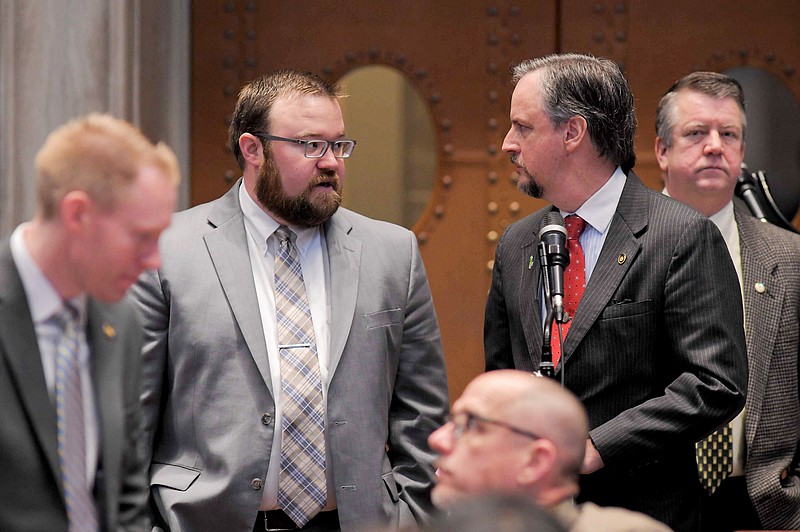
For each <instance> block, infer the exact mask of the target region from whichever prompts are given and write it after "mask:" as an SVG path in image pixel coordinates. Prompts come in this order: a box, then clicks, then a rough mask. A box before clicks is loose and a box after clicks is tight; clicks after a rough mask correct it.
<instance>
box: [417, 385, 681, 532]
mask: <svg viewBox="0 0 800 532" xmlns="http://www.w3.org/2000/svg"><path fill="white" fill-rule="evenodd" d="M588 433H589V423H588V420H587V417H586V412H585V410H584V408H583V406H582V405H581V403H580V401H578V399H577V398H576V397H575V395H573V394H572V393H571V392H569V391H568V390H566V389H564V388H562V387H561V386H559V385H558V384H557V383H556V382H555V381H553V380H550V379H545V378H541V377H536V376H534V375H532V374H530V373H526V372H524V371H519V370H499V371H492V372H489V373H485V374H483V375H479V376H478V377H476V378H475V379H474V380H473V381H472V382H471V383H470V384H469V385H468V386H467V387H466V389H465V390H464V393H463V394H462V395H461V397H460V398H459V399H458V400H457V401H456V402H455V403H454V404H453V409H452V415H451V419H450V421H449V422H448V423H447V424H445V425H444V426H442V427H441V428H440V429H438V430H436V431H435V432H434V433H433V434H431V436H430V437H429V438H428V443H429V444H430V446H431V449H433V450H434V451H436V452H437V453H438V454H439V459H438V460H437V461H436V467H438V471H437V479H436V487H435V488H434V490H433V494H432V497H433V502H434V504H435V505H436V506H437V507H438V508H440V509H444V510H446V509H447V508H448V507H449V506H451V505H452V504H453V503H455V502H457V501H460V500H463V499H467V498H470V497H475V496H480V495H482V494H486V493H500V494H507V495H516V496H521V497H524V498H525V499H528V500H531V501H532V502H534V503H535V504H538V505H539V506H541V507H543V508H545V509H547V510H549V511H550V512H551V513H552V514H553V515H555V516H556V518H557V519H558V520H559V521H561V522H562V523H563V524H564V525H565V526H566V527H567V529H568V530H569V531H570V532H580V531H588V530H592V531H598V530H600V531H602V530H615V531H648V532H649V531H652V532H663V531H669V530H670V528H669V527H667V526H666V525H664V524H662V523H660V522H658V521H656V520H654V519H652V518H650V517H648V516H645V515H644V514H640V513H637V512H632V511H629V510H624V509H621V508H601V507H599V506H596V505H595V504H593V503H588V502H587V503H583V504H580V505H579V504H576V503H575V502H574V497H575V496H576V495H577V494H578V472H579V470H580V467H581V464H582V462H583V455H584V452H585V450H586V439H587V438H588Z"/></svg>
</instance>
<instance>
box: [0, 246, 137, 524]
mask: <svg viewBox="0 0 800 532" xmlns="http://www.w3.org/2000/svg"><path fill="white" fill-rule="evenodd" d="M87 339H88V341H89V346H90V349H91V358H92V364H93V366H92V376H93V386H94V391H95V404H96V405H97V409H98V423H99V432H100V471H99V473H98V477H97V479H96V480H95V484H96V488H95V498H96V504H97V507H98V509H99V515H100V521H101V526H102V528H103V530H117V529H118V528H120V529H125V530H147V529H149V519H148V518H147V513H146V509H147V469H146V467H145V463H144V457H143V453H142V451H143V448H142V445H141V439H140V437H139V435H140V434H141V432H140V424H141V410H140V408H139V389H140V383H141V380H140V372H139V360H140V359H139V356H138V354H139V352H140V351H141V342H142V338H141V329H140V328H139V322H138V319H137V318H136V315H135V311H134V309H133V307H132V306H131V305H130V304H129V303H120V304H115V305H107V304H100V303H97V302H95V301H92V300H90V301H89V308H88V325H87ZM41 360H42V359H41V355H40V354H39V346H38V343H37V341H36V332H35V330H34V326H33V320H32V318H31V315H30V310H29V308H28V301H27V299H26V296H25V292H24V289H23V286H22V281H21V279H20V277H19V274H18V272H17V269H16V266H15V265H14V261H13V259H12V257H11V249H10V247H9V245H8V242H7V241H6V242H3V244H2V245H0V530H13V531H15V532H22V531H31V532H33V531H36V532H38V531H42V530H48V531H61V530H63V531H66V530H67V514H66V508H65V506H64V494H63V487H62V483H61V469H60V467H59V465H58V456H57V443H56V413H55V406H54V404H53V403H52V401H51V400H50V396H49V394H48V391H47V384H46V382H45V377H44V371H43V369H42V361H41Z"/></svg>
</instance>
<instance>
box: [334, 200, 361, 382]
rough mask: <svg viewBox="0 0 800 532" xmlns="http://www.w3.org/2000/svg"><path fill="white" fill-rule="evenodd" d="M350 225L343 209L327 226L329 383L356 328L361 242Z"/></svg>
mask: <svg viewBox="0 0 800 532" xmlns="http://www.w3.org/2000/svg"><path fill="white" fill-rule="evenodd" d="M352 230H353V226H352V224H351V223H349V222H348V221H347V218H346V217H345V216H344V214H343V213H342V211H341V209H340V210H339V211H338V212H337V213H336V214H334V215H333V217H332V218H331V219H330V220H329V221H328V222H327V223H326V224H325V244H326V246H327V249H328V262H329V264H330V277H331V282H330V297H331V326H330V331H331V339H330V357H329V362H328V364H329V365H328V367H329V369H328V379H329V380H331V379H332V378H333V374H334V372H335V371H336V366H338V365H339V360H341V358H342V353H343V352H344V346H345V344H346V343H347V338H348V336H349V334H350V328H351V326H352V324H353V316H354V314H355V309H356V299H357V297H358V282H359V272H360V267H361V241H360V240H358V239H357V238H355V237H353V236H352V235H351V234H350V233H351V231H352Z"/></svg>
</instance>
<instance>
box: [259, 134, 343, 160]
mask: <svg viewBox="0 0 800 532" xmlns="http://www.w3.org/2000/svg"><path fill="white" fill-rule="evenodd" d="M253 135H255V136H256V137H258V138H260V139H267V140H274V141H278V142H293V143H295V144H301V145H304V146H305V150H306V151H305V154H304V155H305V156H306V157H307V158H309V159H319V158H321V157H323V156H324V155H325V153H326V152H327V151H328V148H329V147H330V148H331V150H333V156H334V157H336V158H337V159H347V158H348V157H350V154H351V153H353V149H355V147H356V141H354V140H352V139H339V140H323V139H290V138H286V137H278V136H276V135H267V134H266V133H253Z"/></svg>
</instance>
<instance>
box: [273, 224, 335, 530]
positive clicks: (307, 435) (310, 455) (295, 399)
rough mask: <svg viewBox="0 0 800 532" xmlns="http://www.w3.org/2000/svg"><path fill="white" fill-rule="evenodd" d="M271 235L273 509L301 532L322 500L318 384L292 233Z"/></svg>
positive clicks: (322, 438)
mask: <svg viewBox="0 0 800 532" xmlns="http://www.w3.org/2000/svg"><path fill="white" fill-rule="evenodd" d="M275 235H276V236H277V237H278V240H279V242H280V245H279V248H278V250H277V252H276V253H275V305H276V316H277V320H278V344H279V348H280V359H281V392H282V395H281V398H282V404H283V432H282V437H281V472H280V482H279V490H278V504H279V505H280V506H281V508H282V509H283V511H284V512H286V514H287V515H288V516H289V517H291V518H292V520H293V521H294V522H295V523H297V526H298V527H302V526H304V525H305V524H306V523H307V522H308V521H309V520H310V519H311V518H312V517H314V515H316V514H317V513H318V512H319V511H320V510H321V509H322V508H323V507H324V506H325V501H326V499H327V485H326V479H325V435H324V428H325V427H324V412H323V399H322V379H321V378H320V373H319V359H318V358H317V345H316V340H315V337H314V327H313V323H312V321H311V309H310V307H309V305H308V299H307V298H306V289H305V285H304V284H303V272H302V270H301V268H300V260H299V258H298V256H297V250H296V249H295V246H294V243H293V242H292V240H291V236H293V233H292V232H291V231H290V230H289V229H288V228H287V227H285V226H280V227H279V228H278V229H276V230H275Z"/></svg>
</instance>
